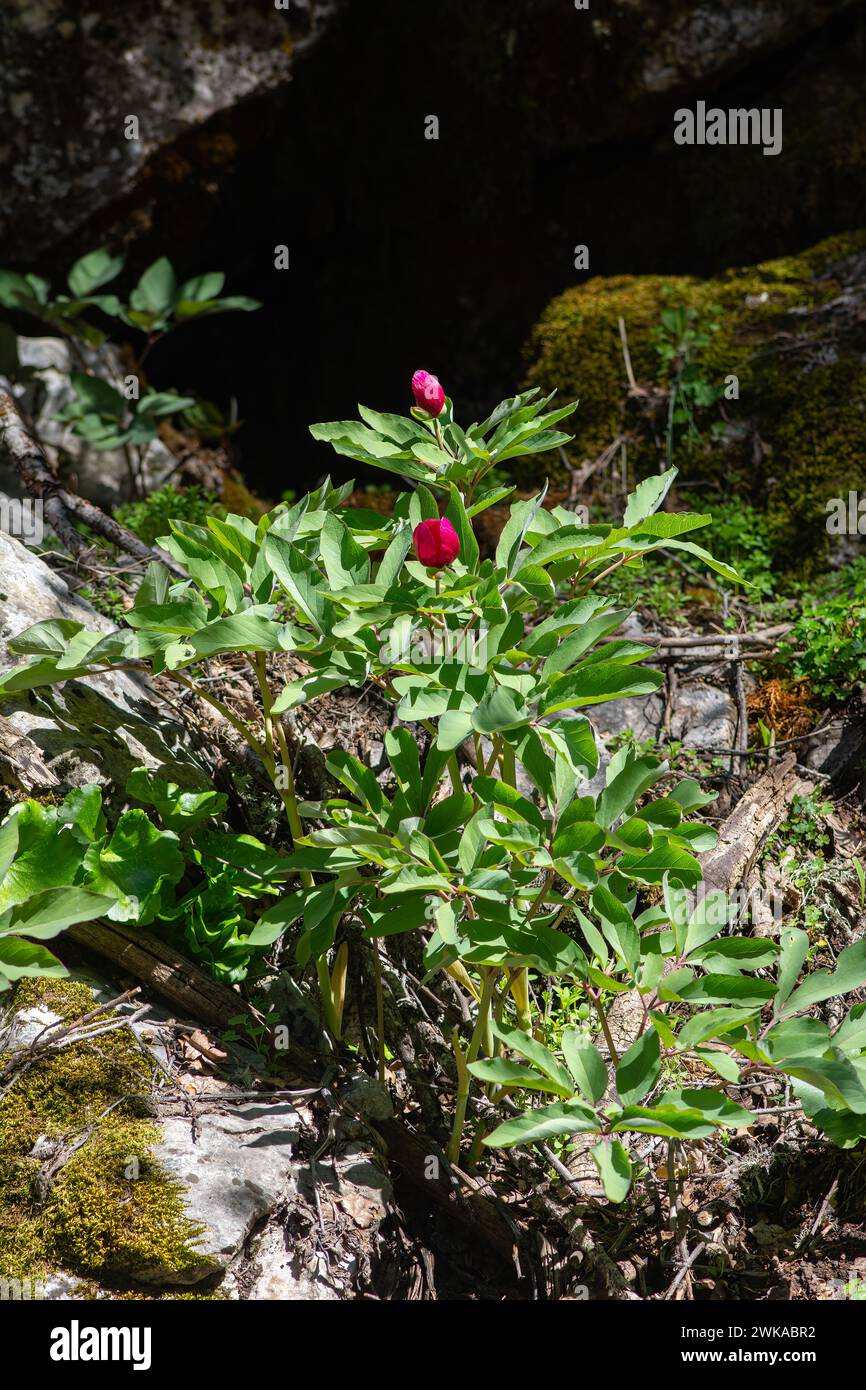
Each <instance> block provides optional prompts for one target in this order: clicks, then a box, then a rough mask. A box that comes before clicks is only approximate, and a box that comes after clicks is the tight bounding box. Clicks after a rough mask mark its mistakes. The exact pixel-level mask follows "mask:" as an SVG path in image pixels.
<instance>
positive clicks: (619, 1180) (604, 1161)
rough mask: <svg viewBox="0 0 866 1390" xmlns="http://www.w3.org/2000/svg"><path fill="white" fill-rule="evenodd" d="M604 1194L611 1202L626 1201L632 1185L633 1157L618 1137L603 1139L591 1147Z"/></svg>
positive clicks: (591, 1153) (591, 1154)
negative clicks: (630, 1156)
mask: <svg viewBox="0 0 866 1390" xmlns="http://www.w3.org/2000/svg"><path fill="white" fill-rule="evenodd" d="M590 1156H591V1158H592V1161H593V1163H594V1164H595V1166H596V1168H597V1169H598V1173H599V1177H600V1178H601V1183H602V1187H603V1188H604V1195H605V1196H606V1197H607V1200H608V1201H609V1202H616V1203H619V1202H624V1201H625V1199H626V1197H627V1196H628V1193H629V1188H630V1187H631V1178H632V1170H631V1159H630V1158H629V1156H628V1153H627V1152H626V1150H625V1148H624V1147H623V1145H622V1144H621V1143H620V1141H619V1140H618V1139H602V1140H601V1141H600V1143H598V1144H596V1145H595V1146H594V1147H593V1148H592V1149H590Z"/></svg>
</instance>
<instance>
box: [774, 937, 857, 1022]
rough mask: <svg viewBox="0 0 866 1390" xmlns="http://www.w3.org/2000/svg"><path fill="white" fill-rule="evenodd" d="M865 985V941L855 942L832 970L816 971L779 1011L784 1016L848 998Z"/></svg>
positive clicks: (844, 952)
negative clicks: (846, 996)
mask: <svg viewBox="0 0 866 1390" xmlns="http://www.w3.org/2000/svg"><path fill="white" fill-rule="evenodd" d="M864 983H866V940H861V941H855V943H854V945H853V946H847V947H846V948H845V950H844V951H843V952H842V953H841V955H840V956H839V959H838V961H837V962H836V969H835V970H832V971H831V970H816V971H815V972H814V974H812V975H809V976H808V977H807V979H806V980H805V981H804V982H803V984H802V985H800V988H799V989H796V990H795V991H794V993H793V994H792V995H791V996H790V998H789V999H788V1001H787V1003H786V1004H785V1005H784V1007H783V1008H782V1009H781V1010H780V1011H779V1012H780V1015H781V1016H782V1017H784V1016H785V1015H786V1014H792V1013H796V1012H797V1011H798V1010H800V1009H808V1008H809V1007H810V1005H812V1004H818V1003H820V1001H821V1000H822V999H833V998H835V997H836V996H837V995H840V994H848V993H850V991H851V990H852V989H859V988H860V986H861V985H862V984H864Z"/></svg>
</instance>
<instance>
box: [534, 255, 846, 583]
mask: <svg viewBox="0 0 866 1390" xmlns="http://www.w3.org/2000/svg"><path fill="white" fill-rule="evenodd" d="M864 263H866V232H858V233H851V234H848V235H845V236H840V237H834V238H832V239H830V240H829V241H824V242H821V243H820V244H819V245H818V246H815V247H813V248H811V249H810V250H808V251H805V252H803V253H802V254H801V255H797V256H790V257H785V258H783V259H780V260H774V261H768V262H765V263H764V264H761V265H757V266H752V267H748V268H745V269H736V270H729V271H727V272H725V273H724V274H722V275H720V276H718V277H717V278H714V279H711V280H701V279H696V278H694V277H690V276H652V275H647V276H626V275H621V276H615V277H611V278H609V279H601V278H599V279H594V280H589V281H588V282H587V283H585V284H583V285H580V286H578V287H577V288H575V289H571V290H567V291H566V292H565V293H564V294H562V295H560V296H559V297H558V298H557V299H555V300H554V301H553V302H552V303H551V304H550V305H549V307H548V308H547V310H546V311H545V313H544V315H543V317H542V319H541V320H540V322H539V323H538V325H537V327H536V328H535V330H534V332H533V334H532V336H531V338H530V341H529V343H528V346H527V361H528V378H529V383H530V384H531V385H538V386H541V387H543V388H544V389H546V390H550V389H552V388H553V387H556V388H557V389H558V391H559V392H560V393H561V394H562V396H563V397H578V398H579V400H580V405H579V408H578V410H577V413H576V415H575V416H574V420H573V424H572V427H573V428H574V430H575V440H574V444H573V445H572V446H571V448H570V450H569V452H570V456H571V460H572V462H574V463H575V464H579V463H580V462H581V461H582V460H583V459H592V458H596V457H597V456H598V455H599V454H600V453H601V451H602V450H603V449H604V448H605V447H606V446H607V445H609V444H610V443H611V441H612V440H613V439H615V438H616V437H617V436H618V435H620V434H623V433H625V434H627V435H628V439H629V443H628V459H629V466H630V475H631V476H632V478H633V477H634V476H637V477H641V476H643V475H644V474H646V473H648V472H651V471H655V470H656V469H657V467H658V463H659V457H660V437H659V436H660V429H659V417H658V413H656V414H655V415H653V413H652V410H651V408H650V406H649V405H648V402H650V403H651V401H652V396H653V392H654V391H655V392H657V393H659V392H662V391H664V390H665V389H666V388H667V386H668V379H667V378H666V376H665V369H664V366H663V363H662V361H661V359H660V357H659V354H658V352H657V351H656V349H655V342H654V333H655V330H656V329H657V327H658V325H659V323H660V317H661V313H662V311H663V309H664V308H665V307H668V306H674V307H679V306H682V307H685V308H693V309H695V310H696V311H697V314H698V319H699V320H701V321H706V322H709V321H713V322H715V323H717V324H718V331H716V332H715V333H712V334H709V335H708V341H707V343H706V345H705V346H703V347H702V348H700V349H698V350H697V351H696V353H695V357H694V360H695V362H696V363H697V365H698V367H699V369H700V373H701V376H702V377H703V378H705V379H706V380H707V381H708V382H711V383H713V384H715V385H716V386H719V387H721V386H723V385H724V382H725V378H726V377H727V376H729V375H732V374H733V375H736V376H737V377H738V379H739V391H740V396H739V400H725V401H724V402H723V403H722V404H723V406H724V419H725V422H726V424H725V428H724V431H723V432H722V433H720V434H718V435H710V433H709V425H710V423H711V422H712V421H719V420H720V419H721V416H720V412H719V409H718V406H716V407H711V408H710V409H709V410H708V411H707V412H705V413H704V418H702V419H700V420H699V424H700V426H701V428H702V440H701V442H700V444H699V445H698V446H697V447H695V446H694V445H692V447H691V449H689V450H686V449H685V448H684V447H680V449H679V450H678V452H677V454H676V455H675V459H674V461H675V462H676V463H677V465H678V466H679V467H680V468H681V470H682V479H681V481H686V482H687V481H688V480H689V479H690V478H694V479H698V478H700V479H702V480H706V479H711V480H715V481H718V482H719V483H720V484H721V485H722V487H723V489H724V490H725V491H726V492H727V493H728V495H738V496H740V497H742V498H744V499H745V500H748V501H750V502H752V503H754V504H756V505H758V506H760V507H761V508H762V509H764V510H766V513H767V518H768V523H769V529H770V538H771V541H772V544H773V548H774V551H775V555H776V559H777V563H780V564H781V565H783V566H786V565H788V564H791V565H794V564H796V563H799V562H800V561H801V560H803V559H809V558H810V557H811V558H814V557H816V556H818V555H819V554H820V552H821V551H822V550H823V548H824V547H825V545H826V542H827V536H826V531H825V522H826V516H827V513H826V511H825V502H826V501H827V500H828V499H829V498H831V497H841V496H846V495H847V492H848V490H849V489H852V488H853V489H856V488H859V487H862V486H863V484H864V481H866V468H864V463H863V460H864V458H866V313H864V304H866V296H864V294H863V291H862V288H860V289H859V290H858V289H857V288H855V287H856V286H861V287H862V284H863V278H864ZM620 319H622V320H623V323H624V325H625V330H626V335H627V340H628V348H629V352H630V356H631V361H632V365H633V369H634V374H635V377H636V379H637V381H638V382H639V383H640V384H641V385H642V386H645V387H646V388H647V391H648V395H647V396H646V397H643V398H641V397H630V396H629V391H628V381H627V377H626V370H625V365H624V357H623V348H622V342H621V337H620V330H619V320H620ZM705 427H706V431H705V432H704V429H705ZM710 509H711V508H710Z"/></svg>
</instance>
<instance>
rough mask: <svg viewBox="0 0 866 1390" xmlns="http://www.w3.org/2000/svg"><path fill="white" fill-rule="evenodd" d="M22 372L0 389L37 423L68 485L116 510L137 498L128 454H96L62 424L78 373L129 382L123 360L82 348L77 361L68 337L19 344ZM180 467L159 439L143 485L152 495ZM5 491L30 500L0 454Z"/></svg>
mask: <svg viewBox="0 0 866 1390" xmlns="http://www.w3.org/2000/svg"><path fill="white" fill-rule="evenodd" d="M16 350H17V357H18V364H19V365H18V367H17V369H16V373H15V380H12V379H10V378H7V377H0V384H2V385H3V386H4V388H5V389H6V390H8V391H10V392H11V393H12V394H13V395H14V396H15V398H16V400H18V401H19V403H20V405H21V409H22V411H23V413H24V414H25V415H26V416H27V417H29V418H30V419H31V420H32V421H33V426H34V429H35V431H36V435H37V438H38V439H39V441H40V443H41V444H42V445H43V447H44V449H45V452H46V454H47V456H48V460H49V462H50V463H51V464H52V466H53V467H54V468H55V469H56V471H57V473H58V476H59V477H60V478H61V480H62V482H63V483H64V484H65V485H66V486H70V485H71V487H72V490H73V491H75V492H79V493H81V494H82V496H84V497H87V498H89V499H90V500H91V501H93V502H97V503H98V504H99V506H101V507H106V508H111V507H113V506H115V505H116V504H117V503H118V502H125V501H127V500H128V499H129V498H130V497H131V496H133V495H134V486H133V481H132V479H131V477H130V471H129V463H128V461H127V459H126V457H125V456H124V453H123V450H122V449H94V448H93V447H92V445H90V444H88V443H87V442H86V441H85V440H84V439H82V438H80V436H78V435H77V434H75V433H74V432H73V430H72V427H71V426H70V425H68V424H66V423H64V422H63V421H62V420H58V419H57V412H58V411H59V410H61V409H62V408H63V407H64V406H65V405H68V404H69V402H70V401H71V400H72V399H73V398H74V394H75V393H74V392H73V390H72V385H71V381H70V376H71V373H72V372H73V371H80V370H81V369H82V367H84V368H85V369H87V370H88V371H93V372H94V374H95V375H97V376H99V377H101V378H102V379H103V380H106V381H108V382H110V383H111V384H112V385H115V384H119V383H120V382H121V381H122V379H123V370H122V367H121V362H120V357H119V354H118V352H117V350H116V349H115V348H113V347H112V346H111V345H110V344H108V343H106V344H103V346H102V347H101V348H99V349H93V348H89V347H87V346H85V345H84V344H81V345H80V347H79V348H78V351H79V352H80V354H81V358H82V360H81V361H78V362H76V361H75V360H74V358H73V355H72V350H71V348H70V346H69V343H68V342H66V341H64V339H62V338H25V337H19V338H18V339H17V340H16ZM176 465H177V460H176V459H175V457H174V455H173V454H172V453H171V451H170V450H169V449H167V448H166V446H165V445H164V444H163V442H162V440H161V439H159V438H157V439H153V440H151V442H150V444H148V446H147V448H146V449H145V450H144V455H143V458H142V482H143V484H144V486H145V489H146V490H147V491H148V492H150V491H152V490H153V489H154V488H157V487H159V486H160V484H161V483H162V482H164V481H165V480H166V479H167V478H168V476H169V474H171V473H172V472H173V471H174V470H175V469H176ZM0 488H2V489H3V491H4V492H7V493H11V494H12V495H13V496H17V495H19V494H21V495H25V496H26V493H23V491H22V487H21V481H20V479H19V477H18V474H17V472H16V471H15V468H14V465H13V464H12V463H10V462H7V461H6V460H5V459H4V458H3V457H2V455H0Z"/></svg>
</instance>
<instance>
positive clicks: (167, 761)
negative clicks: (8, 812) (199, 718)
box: [0, 531, 210, 794]
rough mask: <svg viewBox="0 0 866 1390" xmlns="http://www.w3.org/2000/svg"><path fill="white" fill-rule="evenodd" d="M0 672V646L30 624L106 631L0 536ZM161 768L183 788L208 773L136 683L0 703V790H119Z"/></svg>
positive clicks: (168, 713) (185, 733)
mask: <svg viewBox="0 0 866 1390" xmlns="http://www.w3.org/2000/svg"><path fill="white" fill-rule="evenodd" d="M0 593H2V603H0V667H2V669H3V670H7V669H8V668H9V667H10V666H13V665H15V664H16V662H17V660H18V658H17V657H14V656H13V655H12V653H11V652H9V651H7V650H6V647H5V643H6V641H7V640H8V639H9V638H10V637H15V636H17V635H18V633H20V632H23V631H24V629H25V628H27V627H30V626H31V625H32V624H33V623H38V622H42V621H44V620H45V619H48V618H72V619H73V620H74V621H76V622H80V623H82V624H83V625H84V626H85V627H89V628H94V629H98V630H99V631H103V632H110V631H111V630H112V628H113V624H112V623H110V622H109V621H108V619H107V618H104V617H102V616H101V615H100V614H99V613H97V612H95V610H94V609H93V608H91V606H90V604H88V603H85V602H84V600H83V599H81V598H78V597H77V596H76V595H74V594H73V593H71V592H70V590H69V587H68V585H67V584H66V583H65V581H64V580H63V579H62V578H61V577H60V575H59V574H57V573H56V572H55V571H54V570H51V569H49V567H48V565H46V564H45V562H44V560H41V559H40V558H39V556H38V555H37V554H35V552H34V551H33V550H29V549H27V547H26V546H24V545H22V544H21V543H20V541H17V540H15V539H13V538H12V537H11V536H7V535H5V534H4V533H3V532H2V531H0ZM139 765H144V766H148V767H151V768H153V769H156V768H162V769H163V771H162V773H161V775H162V776H165V777H168V778H169V780H172V781H176V782H179V783H180V784H181V785H184V786H196V785H201V784H203V783H204V781H205V776H206V771H207V769H208V768H209V767H210V762H209V756H208V754H207V751H206V749H205V746H204V745H203V744H198V743H197V741H196V739H195V736H194V734H193V733H192V732H191V730H190V729H189V728H188V727H187V725H186V724H185V723H183V722H182V720H181V719H179V718H178V715H177V713H176V711H175V710H173V709H170V708H169V706H168V705H167V704H166V702H165V701H164V700H163V699H162V698H161V697H160V696H159V695H158V693H157V692H156V690H155V689H154V687H153V685H152V683H151V682H150V681H149V680H148V679H147V678H146V677H144V676H139V675H137V674H135V673H133V672H128V671H112V672H110V673H108V674H106V675H100V676H91V677H89V678H88V679H87V680H80V681H68V682H67V683H66V684H65V685H64V686H62V687H53V688H51V689H48V690H42V691H38V692H35V694H34V695H32V696H30V695H28V694H26V693H25V694H22V695H17V696H7V697H4V698H3V699H2V701H0V782H3V783H5V784H6V785H12V786H17V787H20V788H23V789H24V790H25V791H28V792H31V793H35V794H38V793H39V792H40V791H42V790H46V789H48V788H51V787H58V788H62V787H70V786H83V785H85V784H86V783H87V782H100V783H103V784H105V783H113V784H115V785H117V786H121V787H123V786H125V784H126V778H127V776H128V775H129V772H130V771H131V770H132V768H133V767H137V766H139Z"/></svg>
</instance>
